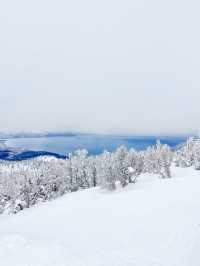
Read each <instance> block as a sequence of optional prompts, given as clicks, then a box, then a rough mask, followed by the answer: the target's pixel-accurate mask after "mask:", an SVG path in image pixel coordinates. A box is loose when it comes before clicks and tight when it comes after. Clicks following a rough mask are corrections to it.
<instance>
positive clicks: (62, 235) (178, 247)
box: [0, 168, 200, 266]
mask: <svg viewBox="0 0 200 266" xmlns="http://www.w3.org/2000/svg"><path fill="white" fill-rule="evenodd" d="M0 265H2V266H199V265H200V172H198V171H194V170H193V169H191V168H186V169H182V168H174V169H173V178H172V179H165V180H163V179H159V178H157V177H155V176H150V175H143V176H141V177H140V179H139V180H138V183H137V184H135V185H130V186H128V187H126V188H125V189H118V190H116V191H114V192H106V191H102V190H100V189H98V188H96V189H89V190H85V191H81V192H76V193H72V194H68V195H66V196H64V197H62V198H60V199H58V200H55V201H52V202H50V203H44V204H42V205H40V206H36V207H34V208H32V209H28V210H25V211H23V212H20V213H19V214H17V215H12V216H6V215H1V216H0Z"/></svg>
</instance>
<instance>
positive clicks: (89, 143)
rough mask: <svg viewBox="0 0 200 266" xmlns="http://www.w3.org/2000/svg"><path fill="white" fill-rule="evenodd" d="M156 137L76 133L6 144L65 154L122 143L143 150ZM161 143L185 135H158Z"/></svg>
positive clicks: (173, 143)
mask: <svg viewBox="0 0 200 266" xmlns="http://www.w3.org/2000/svg"><path fill="white" fill-rule="evenodd" d="M157 139H158V137H131V136H110V135H87V134H77V135H72V136H59V137H56V136H54V137H37V138H14V139H9V140H7V142H6V144H7V145H8V146H9V147H13V148H24V149H27V150H33V151H48V152H54V153H58V154H63V155H65V154H67V153H71V152H74V151H75V150H77V149H87V150H88V152H89V154H93V155H96V154H99V153H101V152H103V151H104V150H108V151H114V150H116V148H117V147H119V146H121V145H124V146H126V147H127V148H131V147H132V148H134V149H136V150H144V149H146V148H147V147H148V146H150V145H154V144H155V143H156V140H157ZM159 139H160V140H161V142H162V143H165V144H168V145H169V146H170V147H172V148H173V147H175V146H177V145H179V144H181V143H183V142H184V141H185V140H186V139H187V137H159Z"/></svg>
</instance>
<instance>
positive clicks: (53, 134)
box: [0, 132, 80, 139]
mask: <svg viewBox="0 0 200 266" xmlns="http://www.w3.org/2000/svg"><path fill="white" fill-rule="evenodd" d="M77 134H79V135H80V133H73V132H11V133H9V132H8V133H4V132H0V138H1V139H10V138H42V137H71V136H72V137H73V136H76V135H77Z"/></svg>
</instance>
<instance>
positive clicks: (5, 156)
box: [0, 146, 67, 161]
mask: <svg viewBox="0 0 200 266" xmlns="http://www.w3.org/2000/svg"><path fill="white" fill-rule="evenodd" d="M2 147H3V146H2ZM2 147H1V148H0V160H6V161H23V160H28V159H32V158H36V157H39V156H52V157H55V158H58V159H66V158H67V156H64V155H60V154H57V153H53V152H47V151H29V150H24V149H16V148H7V147H6V148H5V149H4V148H2Z"/></svg>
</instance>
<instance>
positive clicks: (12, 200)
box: [0, 138, 200, 213]
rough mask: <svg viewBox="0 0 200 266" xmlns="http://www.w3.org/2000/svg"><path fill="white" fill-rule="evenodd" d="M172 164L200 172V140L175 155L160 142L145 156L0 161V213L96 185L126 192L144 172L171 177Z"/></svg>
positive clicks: (123, 153) (123, 152)
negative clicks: (118, 185)
mask: <svg viewBox="0 0 200 266" xmlns="http://www.w3.org/2000/svg"><path fill="white" fill-rule="evenodd" d="M173 162H174V163H175V165H176V166H177V167H190V166H194V167H195V168H196V169H197V170H200V140H199V139H193V138H189V139H188V141H187V143H185V144H184V145H182V146H181V147H179V148H178V149H177V150H175V151H172V150H171V148H170V147H169V146H168V145H166V144H164V145H163V144H161V143H160V142H159V141H157V143H156V145H155V146H151V147H149V148H147V149H146V150H145V151H136V150H134V149H127V148H126V147H124V146H122V147H119V148H118V149H117V150H116V151H115V152H108V151H104V152H103V153H102V154H100V155H97V156H89V155H88V152H87V151H86V150H78V151H76V152H74V153H73V154H69V155H68V159H66V160H64V159H56V158H53V157H40V158H35V159H31V160H26V161H22V162H6V161H0V213H17V212H19V211H21V210H23V209H24V208H30V207H31V206H33V205H36V204H38V203H39V202H45V201H49V200H52V199H55V198H57V197H60V196H62V195H64V194H66V193H70V192H76V191H78V190H81V189H87V188H91V187H96V186H100V187H101V188H103V189H107V190H110V191H112V190H115V189H116V184H117V183H118V184H120V185H121V186H122V187H125V186H127V185H128V184H130V183H136V182H137V180H138V179H139V176H140V175H141V174H142V173H153V174H156V175H159V176H160V177H161V178H171V177H172V175H171V165H172V163H173Z"/></svg>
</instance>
